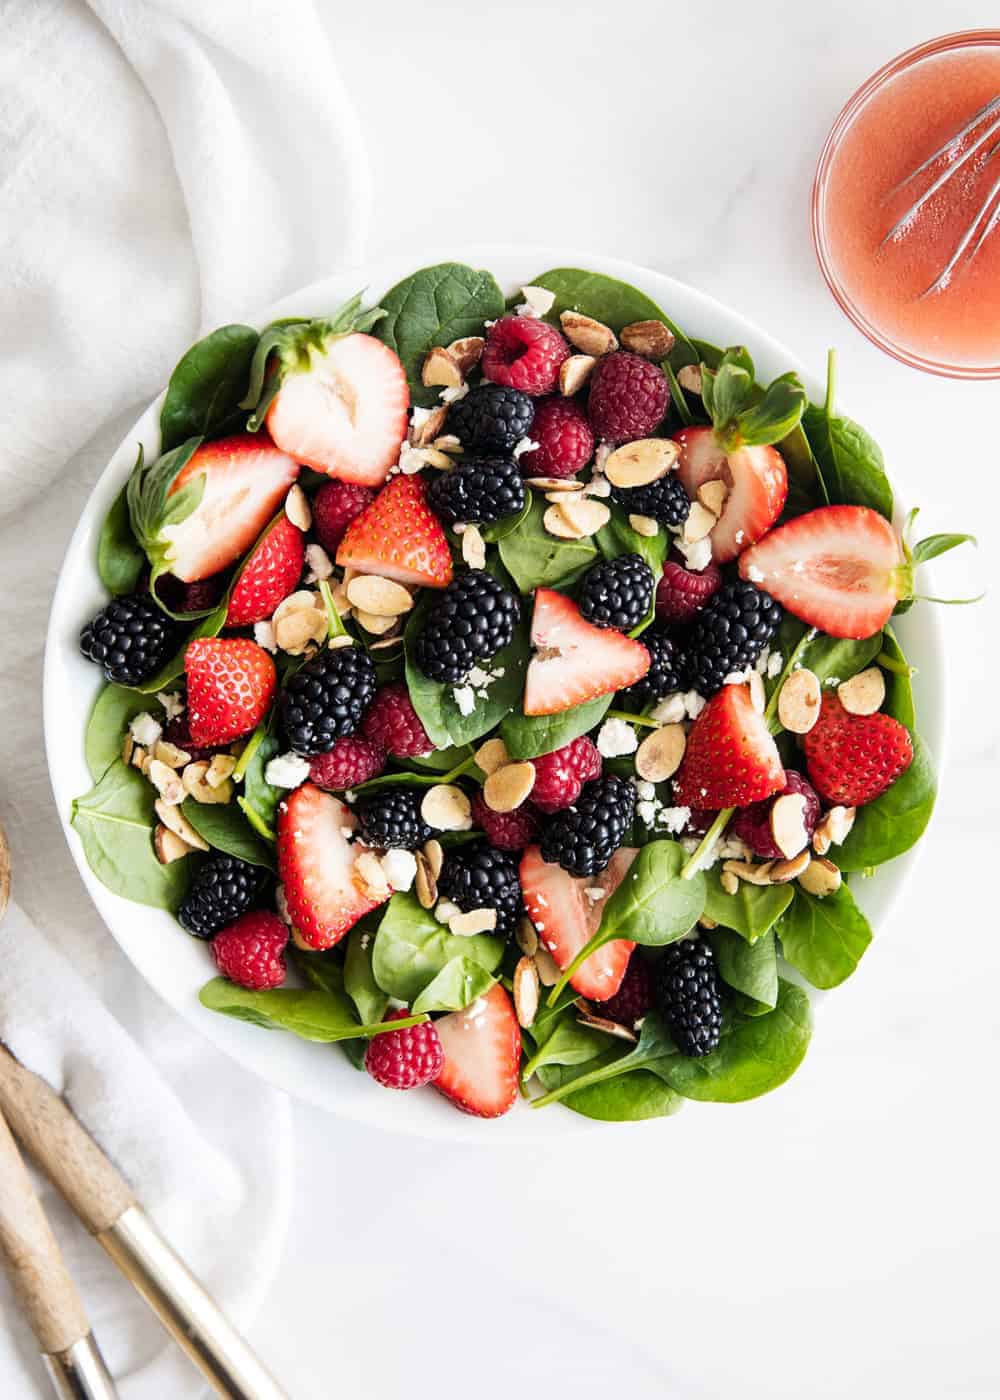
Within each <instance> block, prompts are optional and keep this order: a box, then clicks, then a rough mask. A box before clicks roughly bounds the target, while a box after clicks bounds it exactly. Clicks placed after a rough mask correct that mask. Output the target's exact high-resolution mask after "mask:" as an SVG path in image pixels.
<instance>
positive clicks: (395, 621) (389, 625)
mask: <svg viewBox="0 0 1000 1400" xmlns="http://www.w3.org/2000/svg"><path fill="white" fill-rule="evenodd" d="M354 620H355V622H357V623H359V624H360V625H361V626H362V627H363V628H364V629H365V631H366V632H370V633H371V634H372V636H373V637H385V636H386V635H387V634H388V633H389V632H393V631H395V630H396V629H397V628H398V627H399V618H398V617H379V616H378V614H377V613H370V612H364V611H363V610H362V609H361V608H358V609H357V610H356V611H355V613H354Z"/></svg>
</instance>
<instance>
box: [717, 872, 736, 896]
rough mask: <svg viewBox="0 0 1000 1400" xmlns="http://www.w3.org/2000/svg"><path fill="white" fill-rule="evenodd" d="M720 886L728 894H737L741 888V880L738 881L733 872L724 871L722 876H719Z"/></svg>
mask: <svg viewBox="0 0 1000 1400" xmlns="http://www.w3.org/2000/svg"><path fill="white" fill-rule="evenodd" d="M719 884H720V885H721V886H722V888H723V889H724V890H725V892H726V894H735V893H736V891H737V890H738V889H739V887H740V882H739V880H737V878H736V876H735V875H734V874H733V873H732V871H731V870H723V872H722V874H721V875H720V876H719Z"/></svg>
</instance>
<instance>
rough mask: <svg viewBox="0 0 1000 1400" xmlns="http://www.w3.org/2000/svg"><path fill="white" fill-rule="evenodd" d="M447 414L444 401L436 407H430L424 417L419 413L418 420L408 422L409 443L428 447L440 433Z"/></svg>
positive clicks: (414, 445) (446, 406)
mask: <svg viewBox="0 0 1000 1400" xmlns="http://www.w3.org/2000/svg"><path fill="white" fill-rule="evenodd" d="M447 416H448V405H447V404H446V403H442V404H438V406H437V408H432V409H431V410H430V412H429V413H428V414H427V416H426V417H424V415H423V414H420V416H419V422H417V423H411V424H410V443H411V445H412V446H413V447H429V446H430V444H431V443H432V442H433V441H434V439H435V438H436V437H437V436H438V435H439V434H440V432H441V429H442V428H443V427H444V420H445V419H446V418H447Z"/></svg>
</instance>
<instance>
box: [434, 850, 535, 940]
mask: <svg viewBox="0 0 1000 1400" xmlns="http://www.w3.org/2000/svg"><path fill="white" fill-rule="evenodd" d="M437 883H438V891H439V892H440V893H441V894H442V895H443V896H444V898H445V899H450V900H451V902H452V903H453V904H457V905H458V907H459V909H461V910H462V912H463V913H467V912H468V911H469V910H470V909H495V910H496V911H497V924H496V932H497V933H498V934H499V935H500V937H501V938H509V937H510V935H511V934H512V933H513V932H514V926H515V924H516V923H517V918H518V914H519V913H520V911H521V886H520V883H519V881H518V877H517V858H516V857H515V856H513V855H511V854H510V853H509V852H508V851H498V850H497V849H496V847H495V846H491V845H490V844H489V842H488V841H471V842H470V843H469V844H468V845H467V846H458V847H457V848H455V849H454V850H450V851H449V852H448V854H447V856H446V857H445V862H444V867H443V869H442V871H441V874H440V875H439V876H438V882H437Z"/></svg>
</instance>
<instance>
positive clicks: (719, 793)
mask: <svg viewBox="0 0 1000 1400" xmlns="http://www.w3.org/2000/svg"><path fill="white" fill-rule="evenodd" d="M784 786H785V769H784V766H783V765H782V762H781V756H780V754H779V753H778V749H777V745H776V744H775V742H774V739H773V737H772V735H771V733H770V730H769V729H768V727H767V724H766V722H765V720H764V716H763V715H761V714H758V712H757V711H756V710H755V709H754V707H753V701H752V700H751V699H750V687H749V686H748V685H724V686H723V687H722V689H721V690H720V691H719V693H718V694H717V695H713V696H712V698H711V700H709V702H708V704H707V705H706V706H705V708H704V709H703V710H702V712H701V714H700V715H699V716H698V718H697V719H696V720H695V722H694V725H693V727H692V729H691V732H690V734H689V735H688V741H687V748H686V749H685V751H684V759H683V762H682V763H681V766H680V768H679V770H678V772H677V777H676V778H675V779H674V798H675V801H676V802H677V804H678V806H682V807H692V808H698V809H704V808H707V809H708V810H709V811H713V812H715V811H720V810H721V809H722V808H723V807H746V806H747V805H748V804H749V803H751V802H760V801H762V800H763V799H764V798H765V797H770V796H771V794H772V793H773V792H778V791H780V790H781V789H783V788H784Z"/></svg>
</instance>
